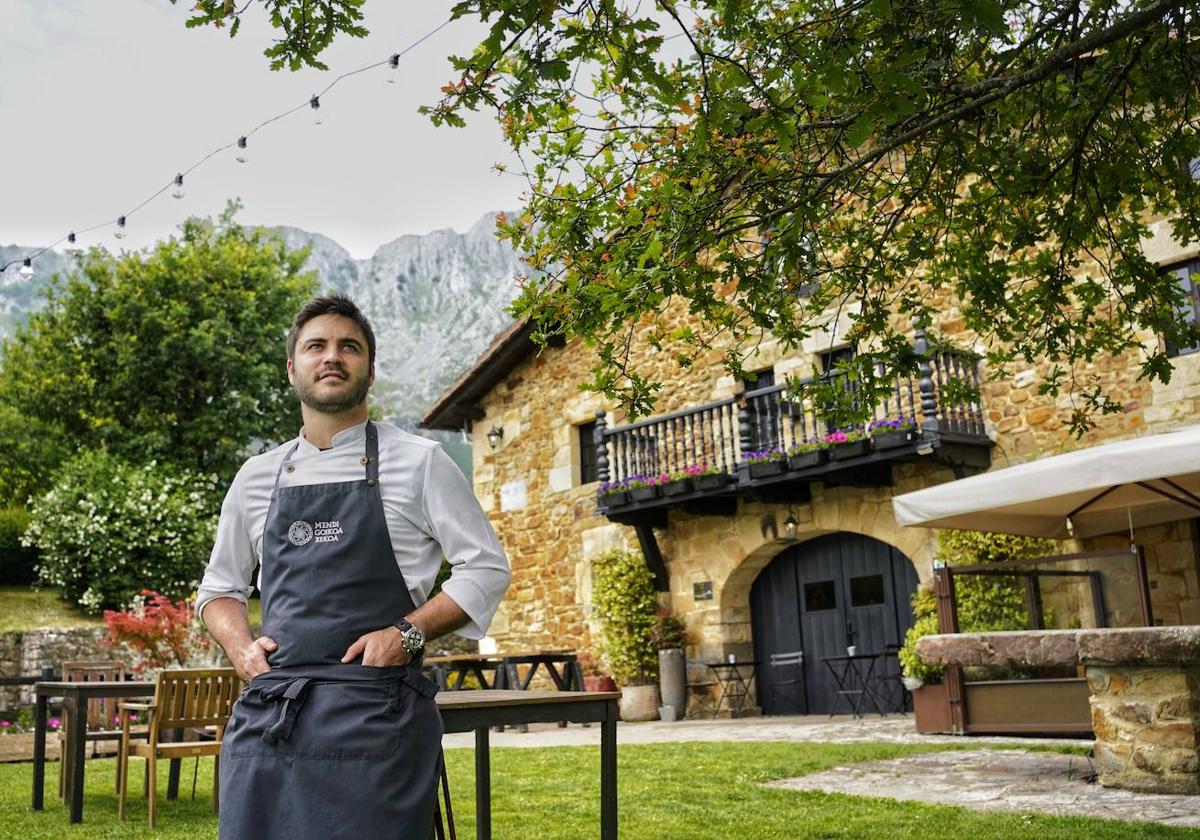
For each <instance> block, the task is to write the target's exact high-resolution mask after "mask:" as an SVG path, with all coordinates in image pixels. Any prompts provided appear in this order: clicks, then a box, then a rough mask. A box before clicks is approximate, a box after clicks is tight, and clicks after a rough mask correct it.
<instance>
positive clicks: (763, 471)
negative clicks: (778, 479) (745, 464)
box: [750, 461, 787, 478]
mask: <svg viewBox="0 0 1200 840" xmlns="http://www.w3.org/2000/svg"><path fill="white" fill-rule="evenodd" d="M786 467H787V464H786V463H785V462H783V461H758V462H757V463H755V462H751V464H750V477H751V478H766V477H767V476H769V475H779V474H780V473H781V472H783V471H784V469H785V468H786Z"/></svg>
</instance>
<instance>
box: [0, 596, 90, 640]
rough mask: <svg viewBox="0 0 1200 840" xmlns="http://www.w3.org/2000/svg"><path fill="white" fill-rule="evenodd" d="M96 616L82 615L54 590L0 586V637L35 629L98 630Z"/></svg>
mask: <svg viewBox="0 0 1200 840" xmlns="http://www.w3.org/2000/svg"><path fill="white" fill-rule="evenodd" d="M103 625H104V619H102V618H101V617H100V616H92V615H84V614H83V613H82V612H80V611H79V610H77V609H75V608H73V607H72V606H71V605H70V604H68V603H67V602H66V601H64V600H62V598H60V597H59V594H58V590H56V589H36V590H35V589H30V588H29V587H27V586H0V633H11V632H13V631H22V630H33V629H36V628H38V627H101V626H103Z"/></svg>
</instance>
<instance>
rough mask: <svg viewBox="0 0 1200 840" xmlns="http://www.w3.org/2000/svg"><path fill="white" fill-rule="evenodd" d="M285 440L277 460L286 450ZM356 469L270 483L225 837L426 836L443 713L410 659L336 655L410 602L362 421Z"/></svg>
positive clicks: (230, 763)
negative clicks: (255, 656)
mask: <svg viewBox="0 0 1200 840" xmlns="http://www.w3.org/2000/svg"><path fill="white" fill-rule="evenodd" d="M297 446H299V443H298V442H297V444H296V446H293V447H292V448H291V450H289V451H288V453H287V455H286V456H284V459H283V461H282V462H281V463H280V467H279V469H280V472H282V470H283V469H284V468H285V467H287V466H288V465H289V462H290V461H291V458H292V455H293V454H294V453H295V452H296V447H297ZM363 464H364V466H365V470H364V472H365V477H364V478H363V480H361V481H346V482H338V483H333V484H315V485H306V486H300V487H281V486H280V485H279V475H280V473H279V472H277V473H276V475H275V489H274V491H273V492H272V495H271V504H270V507H269V508H268V511H267V521H266V528H265V530H264V532H263V549H262V580H263V589H262V612H263V635H264V636H270V637H271V638H272V639H274V640H275V641H276V642H277V643H278V644H279V648H278V649H277V650H276V651H275V652H274V653H272V654H270V655H269V656H268V661H269V662H270V664H271V670H270V671H267V672H266V673H263V674H260V675H259V676H257V677H255V678H254V679H253V680H251V681H250V683H249V685H248V686H247V687H246V689H245V690H244V691H243V692H242V695H241V696H240V697H239V698H238V700H237V703H236V704H235V705H234V707H233V715H232V717H231V718H230V720H229V725H228V727H227V728H226V730H225V737H224V741H223V743H222V746H221V769H220V775H221V778H220V789H221V812H220V837H221V838H222V840H260V839H261V840H309V838H311V840H329V838H340V837H346V838H353V839H354V840H368V838H370V839H371V840H374V838H397V840H428V837H429V835H430V831H431V829H432V825H433V809H434V802H435V796H436V785H437V772H438V762H439V759H440V745H441V738H442V720H441V716H440V715H439V714H438V711H437V707H436V706H435V704H434V701H433V696H434V694H435V693H436V692H437V687H436V686H435V685H434V684H433V683H432V682H430V681H429V680H428V679H426V678H425V677H423V676H421V673H420V666H419V665H413V666H412V667H409V666H399V667H390V668H372V667H367V666H364V665H362V664H361V657H360V658H359V660H356V662H354V663H351V664H348V665H343V664H341V658H342V655H343V654H344V653H345V652H346V648H348V647H349V646H350V645H351V644H352V643H353V642H354V641H355V640H357V639H358V637H359V636H362V635H363V634H364V633H369V632H371V631H374V630H379V629H380V628H383V627H387V626H389V625H391V624H393V623H394V622H396V621H397V620H399V619H400V618H403V617H404V616H406V615H408V614H409V613H410V612H412V611H413V610H414V609H415V605H414V604H413V601H412V597H411V596H410V595H409V593H408V587H407V586H405V582H404V575H403V574H402V573H401V572H400V569H399V567H398V566H397V565H396V558H395V555H394V553H393V552H392V543H391V538H390V536H389V534H388V529H387V522H386V520H385V519H384V513H383V500H382V498H381V497H380V494H379V437H378V431H377V430H376V428H375V425H374V424H373V423H371V422H369V421H368V423H367V429H366V454H365V455H364V457H363Z"/></svg>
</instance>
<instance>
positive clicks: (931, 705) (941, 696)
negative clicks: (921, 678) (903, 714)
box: [912, 683, 954, 735]
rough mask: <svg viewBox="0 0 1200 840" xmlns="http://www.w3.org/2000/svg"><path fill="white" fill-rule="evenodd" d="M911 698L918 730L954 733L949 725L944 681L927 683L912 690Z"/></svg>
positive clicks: (948, 697) (948, 704)
mask: <svg viewBox="0 0 1200 840" xmlns="http://www.w3.org/2000/svg"><path fill="white" fill-rule="evenodd" d="M912 698H913V716H914V717H915V718H916V725H917V731H918V732H920V733H922V734H933V733H945V734H949V735H952V734H954V730H953V727H951V725H950V694H949V689H948V687H947V686H946V684H945V683H935V684H932V685H930V684H928V683H927V684H925V685H923V686H921V687H920V688H918V689H917V690H916V691H914V692H913V693H912Z"/></svg>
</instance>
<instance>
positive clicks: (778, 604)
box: [750, 533, 917, 715]
mask: <svg viewBox="0 0 1200 840" xmlns="http://www.w3.org/2000/svg"><path fill="white" fill-rule="evenodd" d="M916 588H917V574H916V570H915V569H914V568H913V564H912V561H910V560H909V559H908V558H907V557H905V556H904V555H903V554H902V553H900V552H899V551H897V550H896V549H895V548H893V547H892V546H890V545H888V544H887V543H883V542H880V541H879V540H876V539H873V538H871V537H867V536H863V535H861V534H850V533H837V534H828V535H826V536H823V537H817V538H816V539H812V540H809V541H807V542H803V543H800V544H798V545H796V546H794V547H792V548H788V549H786V550H784V551H782V552H781V553H780V554H779V555H778V556H776V557H775V559H774V560H772V561H771V562H770V563H769V564H768V565H767V566H766V568H764V569H763V570H762V572H760V573H759V575H758V577H757V578H756V579H755V581H754V585H753V586H752V587H751V589H750V612H751V623H752V627H753V631H754V654H755V656H754V658H755V659H757V660H758V661H759V662H760V663H761V664H760V666H759V670H758V674H757V676H758V686H759V690H758V695H759V704H760V705H761V706H762V709H763V713H764V714H777V715H778V714H800V713H802V712H803V711H804V710H805V709H806V708H807V711H808V712H809V713H810V714H820V713H824V714H828V713H829V712H830V711H831V710H832V709H833V705H834V700H835V699H836V696H837V695H836V691H837V686H836V685H835V683H834V680H833V677H832V675H831V674H830V673H829V669H828V668H827V667H826V666H825V665H824V663H823V662H822V661H821V660H822V658H823V657H827V656H840V655H843V654H845V653H846V648H847V647H848V646H850V645H854V647H855V648H856V650H857V652H858V653H864V654H867V653H877V654H883V653H884V652H885V651H886V650H887V649H888V646H889V645H891V646H895V645H899V644H901V643H903V641H904V635H905V633H906V632H908V628H909V627H911V626H912V624H913V613H912V594H913V592H915V591H916ZM795 650H802V651H804V665H803V672H802V676H803V682H802V685H801V686H799V687H796V688H788V689H784V690H780V691H771V690H770V688H769V683H770V682H771V681H773V680H774V679H777V678H778V675H773V674H772V673H771V669H770V668H769V666H768V664H767V663H768V662H769V659H770V655H771V654H774V653H786V652H789V651H795ZM877 664H878V665H880V666H882V665H884V664H887V665H888V666H889V667H890V670H891V672H892V673H895V669H896V663H895V661H894V659H892V660H891V661H889V662H887V663H885V662H884V660H879V662H878V663H877ZM897 697H899V695H898V694H897ZM896 708H897V709H898V708H899V707H898V706H896ZM839 711H843V712H844V711H846V706H845V703H844V701H843V704H842V705H841V706H840V707H839Z"/></svg>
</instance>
